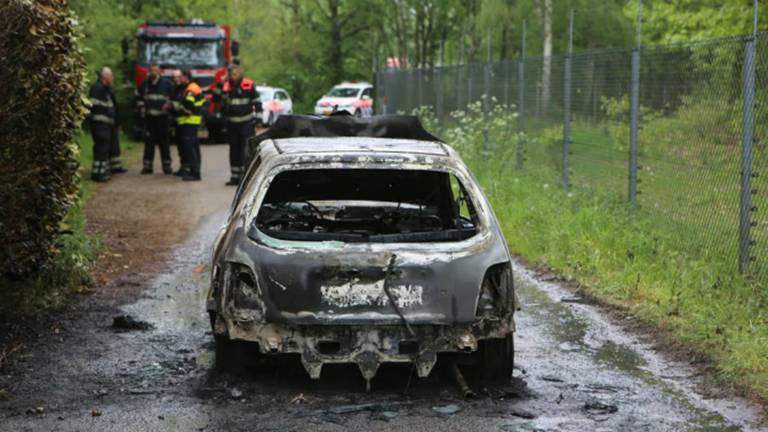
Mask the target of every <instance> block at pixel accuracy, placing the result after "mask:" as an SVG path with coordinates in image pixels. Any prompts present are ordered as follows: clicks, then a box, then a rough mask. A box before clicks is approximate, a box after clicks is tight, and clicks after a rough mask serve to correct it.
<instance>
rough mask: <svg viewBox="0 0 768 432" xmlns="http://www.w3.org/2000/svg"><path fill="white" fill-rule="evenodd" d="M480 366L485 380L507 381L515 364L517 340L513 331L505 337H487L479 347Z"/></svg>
mask: <svg viewBox="0 0 768 432" xmlns="http://www.w3.org/2000/svg"><path fill="white" fill-rule="evenodd" d="M478 351H479V354H480V364H479V365H478V366H480V368H482V377H483V381H485V382H493V383H506V382H509V380H510V379H511V378H512V369H513V368H514V366H515V341H514V338H513V335H512V333H510V334H508V335H507V337H505V338H498V339H485V340H482V341H480V346H479V347H478Z"/></svg>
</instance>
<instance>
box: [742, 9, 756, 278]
mask: <svg viewBox="0 0 768 432" xmlns="http://www.w3.org/2000/svg"><path fill="white" fill-rule="evenodd" d="M756 43H757V0H755V2H754V27H753V31H752V36H751V37H750V38H748V39H747V43H746V46H745V52H744V82H743V85H744V88H743V92H744V111H743V117H742V129H741V199H740V203H739V271H740V272H741V273H746V272H747V271H748V270H749V261H750V256H749V247H750V243H751V238H750V237H751V232H750V231H751V226H752V215H751V212H752V192H753V191H752V133H753V131H754V126H755V112H754V109H755V101H754V97H755V57H756V54H757V53H756V51H757V50H756V46H755V44H756Z"/></svg>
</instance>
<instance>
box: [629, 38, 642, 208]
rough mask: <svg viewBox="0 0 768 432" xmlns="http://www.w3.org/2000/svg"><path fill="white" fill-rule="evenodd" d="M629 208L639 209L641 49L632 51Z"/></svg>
mask: <svg viewBox="0 0 768 432" xmlns="http://www.w3.org/2000/svg"><path fill="white" fill-rule="evenodd" d="M629 99H630V101H629V208H630V210H631V211H634V210H635V208H636V207H637V148H638V147H637V132H638V126H639V124H640V48H635V49H633V50H632V78H631V84H630V96H629Z"/></svg>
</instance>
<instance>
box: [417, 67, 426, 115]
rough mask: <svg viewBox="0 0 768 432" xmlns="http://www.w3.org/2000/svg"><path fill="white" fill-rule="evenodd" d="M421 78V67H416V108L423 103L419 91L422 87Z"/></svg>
mask: <svg viewBox="0 0 768 432" xmlns="http://www.w3.org/2000/svg"><path fill="white" fill-rule="evenodd" d="M421 80H422V77H421V69H420V68H419V69H416V86H417V87H416V89H417V90H416V96H417V99H416V101H417V104H416V108H421V106H422V105H424V99H423V95H422V92H421V88H422V82H421Z"/></svg>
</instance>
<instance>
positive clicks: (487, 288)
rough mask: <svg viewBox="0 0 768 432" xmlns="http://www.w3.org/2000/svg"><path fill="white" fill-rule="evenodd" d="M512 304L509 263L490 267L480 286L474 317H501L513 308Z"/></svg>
mask: <svg viewBox="0 0 768 432" xmlns="http://www.w3.org/2000/svg"><path fill="white" fill-rule="evenodd" d="M513 303H514V300H513V288H512V269H511V267H510V265H509V263H502V264H497V265H494V266H492V267H490V268H489V269H488V270H487V271H486V272H485V277H484V278H483V283H482V285H481V286H480V295H479V297H478V299H477V311H476V315H477V316H478V317H489V316H496V317H499V316H503V315H504V314H505V313H507V312H508V311H510V310H511V309H512V308H513V307H514V305H513Z"/></svg>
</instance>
